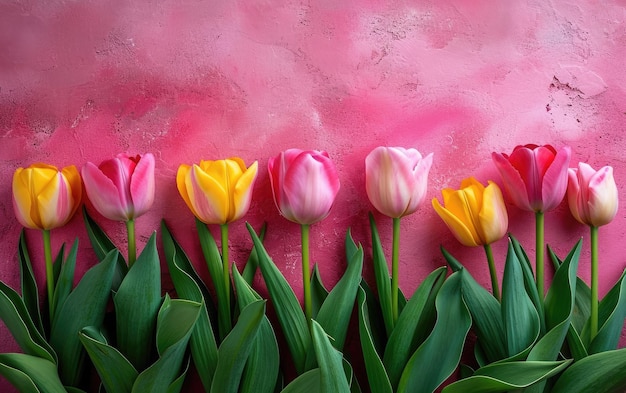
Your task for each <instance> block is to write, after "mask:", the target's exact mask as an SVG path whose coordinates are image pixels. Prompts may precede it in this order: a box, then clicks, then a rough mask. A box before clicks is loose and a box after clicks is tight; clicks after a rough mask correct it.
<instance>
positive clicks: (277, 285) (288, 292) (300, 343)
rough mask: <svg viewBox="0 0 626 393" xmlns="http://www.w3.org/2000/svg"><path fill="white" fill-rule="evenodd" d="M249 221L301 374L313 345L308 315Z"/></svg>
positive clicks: (268, 287)
mask: <svg viewBox="0 0 626 393" xmlns="http://www.w3.org/2000/svg"><path fill="white" fill-rule="evenodd" d="M246 225H247V227H248V232H250V236H252V240H253V242H254V246H255V247H256V250H257V252H258V255H259V267H260V268H261V273H262V274H263V279H264V281H265V285H266V286H267V290H268V292H269V294H270V298H271V300H272V303H273V304H274V309H275V310H276V316H277V317H278V321H279V323H280V325H281V327H282V332H283V334H284V336H285V339H286V341H287V346H288V347H289V351H290V352H291V356H292V357H293V361H294V365H295V368H296V371H297V372H298V374H301V373H303V372H304V371H305V369H304V368H305V361H306V355H307V349H308V348H310V345H311V334H310V333H309V327H308V324H307V321H306V317H305V316H304V312H303V311H302V308H301V306H300V303H299V302H298V299H297V298H296V295H295V294H294V292H293V289H292V288H291V286H290V285H289V283H288V282H287V280H285V277H283V275H282V274H281V272H280V271H279V270H278V268H277V267H276V265H275V264H274V262H272V260H271V258H270V256H269V255H268V254H267V251H266V250H265V247H263V244H262V243H261V240H260V239H259V238H258V237H257V235H256V233H255V232H254V230H253V229H252V227H251V226H250V225H249V224H246Z"/></svg>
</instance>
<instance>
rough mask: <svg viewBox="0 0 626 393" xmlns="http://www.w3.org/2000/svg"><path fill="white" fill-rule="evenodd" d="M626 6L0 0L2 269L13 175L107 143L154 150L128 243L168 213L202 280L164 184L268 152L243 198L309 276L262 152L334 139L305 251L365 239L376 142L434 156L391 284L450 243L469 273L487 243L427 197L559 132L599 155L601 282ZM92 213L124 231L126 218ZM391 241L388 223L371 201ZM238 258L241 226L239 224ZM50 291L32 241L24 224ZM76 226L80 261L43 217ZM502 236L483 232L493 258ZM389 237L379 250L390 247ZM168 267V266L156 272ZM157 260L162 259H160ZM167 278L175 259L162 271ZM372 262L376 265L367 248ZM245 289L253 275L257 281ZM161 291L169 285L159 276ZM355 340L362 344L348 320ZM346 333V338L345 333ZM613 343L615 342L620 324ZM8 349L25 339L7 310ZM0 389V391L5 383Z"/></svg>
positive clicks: (1, 340)
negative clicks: (151, 190) (333, 178)
mask: <svg viewBox="0 0 626 393" xmlns="http://www.w3.org/2000/svg"><path fill="white" fill-rule="evenodd" d="M625 5H626V3H625V2H624V1H617V0H615V1H603V2H597V1H591V0H588V1H580V0H576V1H551V2H546V1H525V2H521V1H516V2H496V1H471V2H470V1H461V0H458V1H453V0H445V1H392V2H389V1H383V0H363V1H327V0H324V1H314V2H309V1H243V0H241V1H221V0H220V1H204V2H203V1H190V0H185V1H172V0H169V1H146V2H134V1H129V0H114V1H103V0H94V1H89V2H62V1H46V2H43V1H3V2H1V3H0V53H1V55H0V136H1V138H2V139H1V143H0V160H1V161H2V165H1V166H0V184H2V185H3V186H2V187H0V214H1V217H0V238H1V239H2V242H1V243H0V280H2V281H4V282H5V283H7V284H8V285H10V286H12V287H14V288H17V287H18V285H19V269H18V266H17V255H16V252H17V242H18V237H19V233H20V230H21V229H22V228H21V226H20V225H19V223H18V222H17V221H16V219H15V218H14V215H13V209H12V205H11V178H12V174H13V172H14V171H15V169H16V168H18V167H24V166H28V165H30V164H31V163H33V162H37V161H43V162H47V163H50V164H54V165H57V166H65V165H70V164H74V165H76V166H78V167H81V166H82V165H84V164H85V163H86V162H87V161H92V162H95V163H99V162H100V161H102V160H104V159H107V158H110V157H112V156H114V155H115V154H117V153H119V152H128V153H143V152H152V153H154V154H155V156H156V158H157V195H158V197H157V201H156V203H155V205H154V207H153V209H152V210H151V211H150V213H148V214H146V215H145V216H143V217H141V218H140V219H139V220H138V222H137V231H138V235H139V239H140V240H139V245H140V246H143V244H145V241H146V240H147V238H148V237H149V236H150V234H151V233H152V232H153V231H154V230H157V229H158V227H159V223H160V221H161V219H165V220H166V221H167V223H168V224H169V226H170V227H171V228H172V230H173V232H174V235H175V236H176V237H177V238H178V239H179V240H180V242H181V243H182V244H183V247H184V248H185V250H186V251H187V252H188V254H189V255H190V256H191V258H192V259H193V261H194V264H195V265H196V267H197V268H198V269H199V270H200V272H201V274H203V275H204V276H205V277H207V278H208V274H207V272H206V268H205V267H204V263H203V261H202V259H201V256H200V250H199V245H198V242H197V240H196V233H195V228H194V220H193V216H192V214H191V213H190V212H189V211H188V209H187V207H186V206H185V204H184V202H183V200H182V199H181V198H180V196H179V195H178V192H177V190H176V186H175V174H176V170H177V168H178V165H179V164H181V163H193V162H198V161H199V160H201V159H219V158H226V157H230V156H240V157H242V158H243V159H244V160H245V161H246V163H248V164H249V163H252V162H253V161H255V160H257V161H258V162H259V164H260V171H259V177H258V181H257V183H256V187H255V190H254V197H253V202H252V206H251V208H250V212H249V213H248V215H247V216H246V217H245V220H247V221H249V222H250V223H251V224H252V225H254V226H255V227H256V228H258V227H260V225H261V224H262V223H263V222H264V221H266V222H267V223H268V233H267V238H266V246H267V249H268V251H269V253H270V254H271V255H272V257H273V259H274V261H275V262H276V264H277V265H278V266H279V268H280V269H281V271H282V272H283V273H284V275H285V276H286V277H287V279H288V280H289V281H290V283H291V284H292V285H293V287H294V288H295V290H296V292H297V293H300V292H301V285H300V280H301V271H300V264H299V258H300V238H299V231H298V226H297V225H295V224H292V223H290V222H288V221H286V220H284V219H283V218H281V217H280V216H279V214H278V212H277V210H276V208H275V206H274V202H273V200H272V198H271V190H270V185H269V180H268V177H267V170H266V165H267V159H268V157H270V156H272V155H275V154H277V153H279V152H280V151H282V150H284V149H287V148H291V147H298V148H306V149H321V150H326V151H328V153H329V154H330V156H331V157H332V159H333V160H334V161H335V163H336V165H337V167H338V169H339V173H340V176H341V190H340V192H339V195H338V197H337V201H336V204H335V206H334V208H333V210H332V212H331V214H330V215H329V217H328V218H327V219H326V220H325V221H323V222H322V223H320V224H316V225H314V226H313V228H312V239H311V244H312V254H311V256H312V258H313V260H315V261H316V262H318V263H319V265H320V271H321V275H322V278H323V280H324V282H325V283H326V285H327V286H328V287H332V286H333V285H334V283H335V282H336V280H337V279H338V278H339V275H340V274H341V273H342V272H343V269H344V266H345V262H344V258H343V240H344V236H345V233H346V231H347V229H348V228H351V230H352V233H353V236H354V238H355V240H356V241H357V242H361V243H363V244H364V246H365V247H366V250H368V252H369V247H370V240H369V229H368V221H367V213H368V212H369V211H370V210H371V209H372V207H371V205H370V204H369V202H368V200H367V197H366V194H365V187H364V174H363V173H364V159H365V156H366V155H367V154H368V153H369V151H370V150H372V149H373V148H374V147H376V146H378V145H390V146H403V147H415V148H417V149H418V150H420V151H421V152H422V153H425V154H426V153H430V152H434V164H433V167H432V170H431V174H430V180H429V191H428V202H427V203H425V205H424V206H422V207H421V208H420V209H419V210H418V212H417V213H415V214H414V215H412V216H409V217H407V218H405V219H403V221H402V237H401V262H400V264H401V266H400V268H401V277H400V286H401V288H402V289H403V290H404V292H405V293H409V294H410V293H412V291H413V290H414V289H415V288H416V287H417V285H418V284H419V283H420V282H421V280H422V279H423V278H424V277H425V276H426V274H427V273H428V272H430V271H432V270H433V269H435V268H436V267H438V266H441V265H442V264H444V261H443V258H442V257H441V254H440V252H439V246H440V245H441V244H443V245H444V246H445V247H446V248H448V249H449V250H450V251H451V252H452V253H453V254H455V255H456V256H457V257H459V259H461V260H462V261H463V262H465V264H466V265H467V267H468V268H469V269H470V271H471V272H472V274H474V275H475V276H476V277H477V278H478V279H479V281H480V282H481V283H483V284H484V285H485V286H487V287H489V277H488V273H487V265H486V262H485V258H484V253H483V250H482V249H481V248H477V249H469V248H465V247H463V246H461V245H459V244H458V243H457V242H456V240H455V239H454V238H453V237H452V235H451V234H450V233H449V231H448V229H447V228H446V227H445V225H444V224H443V222H442V221H441V220H440V219H439V217H438V216H437V215H436V214H435V212H434V210H433V209H432V207H431V206H430V199H431V198H433V197H439V196H440V190H441V189H442V188H444V187H453V188H456V187H458V186H459V184H460V181H461V180H462V179H463V178H465V177H468V176H475V177H477V178H478V179H479V180H481V181H483V182H486V180H491V179H493V180H496V181H497V182H500V179H499V176H498V175H497V173H496V171H495V168H494V166H493V164H492V162H491V158H490V154H491V152H492V151H498V152H507V153H508V152H510V151H511V150H512V149H513V147H514V146H515V145H517V144H525V143H538V144H545V143H550V144H553V145H555V146H557V147H560V146H562V145H564V144H567V145H570V146H571V147H572V149H573V158H572V166H575V165H576V163H577V162H578V161H586V162H588V163H590V164H591V165H592V166H594V167H596V168H598V167H600V166H603V165H611V166H613V167H614V168H615V178H616V181H617V183H618V187H619V189H620V195H621V201H620V209H619V211H618V215H617V217H616V219H615V221H614V222H613V223H611V224H609V225H607V226H606V227H603V228H602V229H601V230H600V246H601V249H600V263H601V269H600V280H601V283H600V291H601V296H603V295H604V294H605V293H606V291H607V290H608V289H609V288H610V287H611V286H612V285H613V284H614V282H615V281H616V280H617V278H618V277H619V275H620V274H621V272H622V271H623V269H624V268H625V267H626V257H625V256H624V251H623V249H624V248H623V247H624V236H625V232H626V210H625V208H626V189H625V185H626V159H625V158H624V157H625V153H626V140H625V135H626V134H625V133H624V131H625V128H626V126H625V125H626V114H625V112H626V91H625V87H624V86H626V72H625V71H624V70H625V69H624V49H625V48H626V24H625V23H626V7H625ZM93 214H94V216H95V218H96V220H97V221H98V222H99V223H100V224H101V225H102V226H103V227H104V228H105V230H106V231H107V232H108V233H109V235H110V236H111V237H112V238H113V239H114V241H115V242H117V244H120V245H121V246H122V247H123V245H124V244H125V231H124V227H123V224H119V223H114V222H109V221H107V220H105V219H103V218H102V217H101V216H99V215H97V213H95V212H94V213H93ZM509 216H510V222H511V224H510V231H511V232H512V233H513V234H514V235H515V236H517V237H518V238H519V239H520V240H521V242H522V244H523V245H525V247H526V248H527V251H528V253H529V254H530V255H531V257H533V256H534V219H533V215H532V214H530V213H526V212H522V211H519V210H517V209H516V208H514V207H513V206H509ZM376 217H377V219H378V221H379V229H380V231H381V235H382V239H383V242H384V244H385V246H386V247H387V246H388V245H389V244H390V237H391V236H390V235H391V225H390V220H389V219H386V218H385V217H382V216H380V215H378V214H376ZM231 228H232V235H231V240H232V243H231V249H232V252H233V254H234V260H235V262H236V263H237V264H238V265H239V266H241V265H242V263H244V262H245V258H246V255H247V251H248V249H249V248H250V247H251V241H250V239H249V237H248V234H247V232H246V230H245V225H244V221H243V220H242V221H239V222H236V223H234V224H233V225H232V226H231ZM581 236H582V237H584V239H585V243H584V249H583V255H582V259H581V262H580V268H579V274H580V276H581V277H583V278H584V279H585V280H588V277H589V272H588V270H589V262H588V259H589V247H588V245H589V244H588V241H587V240H588V237H587V228H586V227H583V226H582V225H580V224H578V223H577V222H576V221H574V219H573V218H571V216H570V214H569V210H568V208H567V206H566V204H562V205H561V206H560V207H559V208H558V209H557V210H556V211H554V212H551V213H549V214H547V215H546V240H547V242H548V243H549V244H550V245H551V246H553V248H554V249H555V250H556V251H557V253H559V254H560V255H564V254H565V253H566V252H567V251H568V250H569V248H570V247H571V246H573V245H574V243H575V242H576V241H577V240H578V239H579V238H580V237H581ZM27 237H28V241H29V244H30V248H31V250H33V252H34V257H33V259H34V263H35V265H36V266H35V268H36V274H37V278H38V279H39V282H40V283H41V288H42V289H43V275H44V273H43V266H42V259H43V258H42V255H41V253H40V252H38V251H39V250H40V249H41V239H40V235H39V233H37V232H36V231H31V230H28V231H27ZM75 237H78V238H79V239H80V248H79V258H80V259H79V266H80V267H79V269H80V271H79V273H81V274H82V272H84V270H85V269H87V268H88V267H90V266H92V265H93V264H94V263H95V254H94V253H93V251H92V250H91V248H90V246H89V241H88V239H87V236H86V232H85V229H84V225H83V221H82V218H81V217H80V215H78V216H76V217H75V218H74V219H73V220H72V221H71V222H70V224H69V225H67V227H65V228H63V229H60V230H55V231H53V247H54V250H55V251H56V250H58V248H59V247H60V245H61V243H62V242H71V241H73V239H74V238H75ZM505 249H506V241H505V240H502V241H500V242H498V243H496V244H495V245H494V251H495V253H496V259H497V264H498V270H499V273H500V274H501V273H502V269H503V263H504V252H505ZM387 250H388V247H387ZM164 269H165V268H164ZM164 271H165V270H164ZM165 274H166V275H167V273H166V271H165ZM364 274H365V277H366V278H367V279H368V280H369V281H370V282H371V281H372V277H373V276H372V267H371V261H370V259H369V256H368V257H367V260H366V264H365V269H364ZM256 284H257V287H258V288H261V290H262V285H263V284H262V280H261V279H260V278H258V280H257V282H256ZM164 285H165V289H168V290H169V289H171V285H170V284H169V281H168V280H167V277H166V279H165V283H164ZM353 340H355V341H356V340H358V338H357V337H356V335H354V337H353ZM355 345H356V346H358V343H355V344H353V346H355ZM621 345H622V346H624V345H626V339H624V337H623V338H622V342H621ZM0 350H1V351H15V350H17V347H16V345H15V343H14V342H13V340H12V338H11V337H10V334H9V333H8V331H7V330H6V328H5V326H4V325H3V324H2V323H1V322H0ZM0 391H11V388H10V387H9V385H8V384H7V383H6V381H4V380H2V381H0Z"/></svg>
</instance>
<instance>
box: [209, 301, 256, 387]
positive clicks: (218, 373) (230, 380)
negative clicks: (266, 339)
mask: <svg viewBox="0 0 626 393" xmlns="http://www.w3.org/2000/svg"><path fill="white" fill-rule="evenodd" d="M264 315H265V301H263V300H258V301H255V302H253V303H250V304H249V305H247V306H246V307H245V308H244V309H243V310H242V311H241V314H240V315H239V320H238V321H237V323H236V324H235V326H234V327H233V329H232V331H231V332H230V333H229V334H228V336H226V338H225V339H224V341H223V342H222V345H220V347H219V349H218V358H217V368H216V369H215V375H214V376H213V385H211V392H216V393H217V392H219V393H236V392H238V391H239V383H240V381H241V376H242V373H243V369H244V366H245V365H246V361H247V360H248V355H249V354H250V351H251V350H252V348H253V345H254V342H255V341H254V339H255V338H256V335H257V332H258V331H259V326H261V322H262V321H263V316H264Z"/></svg>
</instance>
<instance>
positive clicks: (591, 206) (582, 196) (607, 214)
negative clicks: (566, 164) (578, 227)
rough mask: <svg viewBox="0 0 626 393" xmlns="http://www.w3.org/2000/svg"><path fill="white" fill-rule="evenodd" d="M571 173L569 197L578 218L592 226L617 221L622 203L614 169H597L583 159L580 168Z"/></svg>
mask: <svg viewBox="0 0 626 393" xmlns="http://www.w3.org/2000/svg"><path fill="white" fill-rule="evenodd" d="M568 173H569V183H568V186H567V200H568V202H569V208H570V211H571V212H572V215H573V216H574V218H575V219H576V220H578V222H580V223H582V224H586V225H589V226H592V227H599V226H602V225H606V224H608V223H609V222H611V221H613V218H615V215H616V214H617V205H618V198H617V186H616V185H615V179H614V178H613V168H612V167H610V166H605V167H602V168H600V169H599V170H598V171H595V170H594V169H593V168H592V167H591V166H590V165H589V164H587V163H584V162H580V163H578V168H570V169H569V171H568Z"/></svg>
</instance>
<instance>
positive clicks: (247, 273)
mask: <svg viewBox="0 0 626 393" xmlns="http://www.w3.org/2000/svg"><path fill="white" fill-rule="evenodd" d="M266 231H267V223H263V226H262V227H261V232H259V239H261V243H263V240H264V239H265V232H266ZM258 267H259V255H258V253H257V251H256V248H254V247H252V250H250V256H249V257H248V261H247V262H246V266H245V267H244V268H243V273H242V276H243V278H244V280H246V282H247V283H248V285H252V281H254V276H255V274H256V271H257V268H258Z"/></svg>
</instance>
